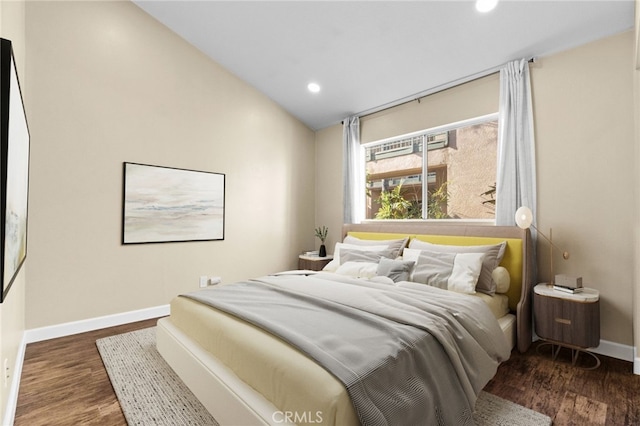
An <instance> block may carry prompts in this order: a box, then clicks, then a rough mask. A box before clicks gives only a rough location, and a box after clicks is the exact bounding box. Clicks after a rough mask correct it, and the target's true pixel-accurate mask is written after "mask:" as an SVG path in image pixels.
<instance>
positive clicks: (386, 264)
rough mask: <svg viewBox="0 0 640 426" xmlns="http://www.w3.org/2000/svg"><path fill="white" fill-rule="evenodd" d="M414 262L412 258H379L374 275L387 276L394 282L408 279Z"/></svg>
mask: <svg viewBox="0 0 640 426" xmlns="http://www.w3.org/2000/svg"><path fill="white" fill-rule="evenodd" d="M414 264H415V262H414V261H412V260H395V259H380V263H378V270H377V271H376V275H378V276H384V277H389V278H391V279H392V280H393V282H394V283H397V282H399V281H408V280H409V276H410V275H411V269H413V265H414Z"/></svg>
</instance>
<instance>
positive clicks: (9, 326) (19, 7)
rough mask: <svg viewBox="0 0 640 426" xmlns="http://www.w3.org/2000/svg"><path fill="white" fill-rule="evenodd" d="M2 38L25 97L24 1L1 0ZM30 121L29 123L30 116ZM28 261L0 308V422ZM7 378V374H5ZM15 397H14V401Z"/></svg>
mask: <svg viewBox="0 0 640 426" xmlns="http://www.w3.org/2000/svg"><path fill="white" fill-rule="evenodd" d="M0 37H2V38H5V39H8V40H11V43H12V47H13V51H14V55H15V60H16V66H17V69H18V78H19V79H20V85H21V88H22V93H23V96H25V95H26V94H27V92H28V87H27V82H26V78H25V55H26V53H25V2H24V1H10V2H6V1H0ZM27 115H28V117H27V119H28V120H30V118H31V117H30V116H29V114H27ZM28 264H29V258H27V262H25V264H24V265H23V266H22V268H21V269H20V272H19V273H18V275H17V277H16V279H15V281H14V282H13V285H12V286H11V290H10V291H9V293H8V294H7V298H6V299H5V300H4V302H3V303H2V304H1V305H0V366H2V367H0V368H4V362H5V360H6V362H7V366H8V367H9V380H8V381H6V382H5V380H4V378H3V379H2V380H0V421H2V419H4V418H5V413H6V409H7V401H8V398H9V391H10V386H11V382H12V381H13V380H14V371H15V370H16V360H17V358H18V353H19V351H20V346H21V343H22V336H23V334H24V330H25V281H26V275H27V272H26V270H27V265H28ZM3 376H4V374H3ZM15 397H16V396H15V395H14V396H13V398H15Z"/></svg>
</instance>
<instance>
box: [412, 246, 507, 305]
mask: <svg viewBox="0 0 640 426" xmlns="http://www.w3.org/2000/svg"><path fill="white" fill-rule="evenodd" d="M409 247H410V248H414V249H418V250H430V251H434V252H441V253H484V260H483V261H482V271H480V278H479V279H478V284H476V290H477V291H480V292H482V293H486V294H490V295H492V296H493V295H494V294H495V293H496V287H497V286H496V283H495V282H494V281H493V278H492V277H491V274H492V273H493V270H494V269H496V268H497V267H498V265H500V262H502V258H503V257H504V251H505V250H506V248H507V242H506V241H503V242H501V243H499V244H494V245H485V246H448V245H442V244H432V243H428V242H426V241H420V240H417V239H413V240H411V243H410V244H409ZM414 274H415V272H414Z"/></svg>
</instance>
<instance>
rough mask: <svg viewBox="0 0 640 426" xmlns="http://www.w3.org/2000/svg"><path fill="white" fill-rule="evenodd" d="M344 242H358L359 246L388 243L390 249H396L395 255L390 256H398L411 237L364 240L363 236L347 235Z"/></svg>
mask: <svg viewBox="0 0 640 426" xmlns="http://www.w3.org/2000/svg"><path fill="white" fill-rule="evenodd" d="M343 242H344V243H345V244H357V245H359V246H379V245H387V247H389V249H391V250H394V253H393V256H389V257H391V258H396V257H398V256H400V255H401V254H402V249H403V248H405V246H406V245H407V243H408V242H409V237H406V238H398V239H392V240H363V239H362V238H358V237H354V236H352V235H347V236H346V237H344V241H343Z"/></svg>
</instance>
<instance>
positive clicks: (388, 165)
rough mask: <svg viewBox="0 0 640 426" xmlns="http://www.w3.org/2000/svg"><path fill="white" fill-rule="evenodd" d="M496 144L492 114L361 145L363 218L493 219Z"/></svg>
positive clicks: (496, 124) (496, 128)
mask: <svg viewBox="0 0 640 426" xmlns="http://www.w3.org/2000/svg"><path fill="white" fill-rule="evenodd" d="M497 145H498V119H497V114H491V115H489V116H483V117H478V118H476V119H471V120H466V121H464V122H459V123H453V124H451V125H447V126H441V127H438V128H436V129H429V130H424V131H421V132H416V133H412V134H409V135H403V136H399V137H395V138H390V139H385V140H383V141H377V142H372V143H369V144H366V145H365V146H364V148H365V149H364V151H365V159H364V161H365V170H366V175H367V176H366V194H367V199H366V218H367V219H494V218H495V198H494V195H495V183H496V163H497ZM425 146H426V150H425ZM425 183H426V185H425ZM424 200H427V202H426V203H425V202H424Z"/></svg>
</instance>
